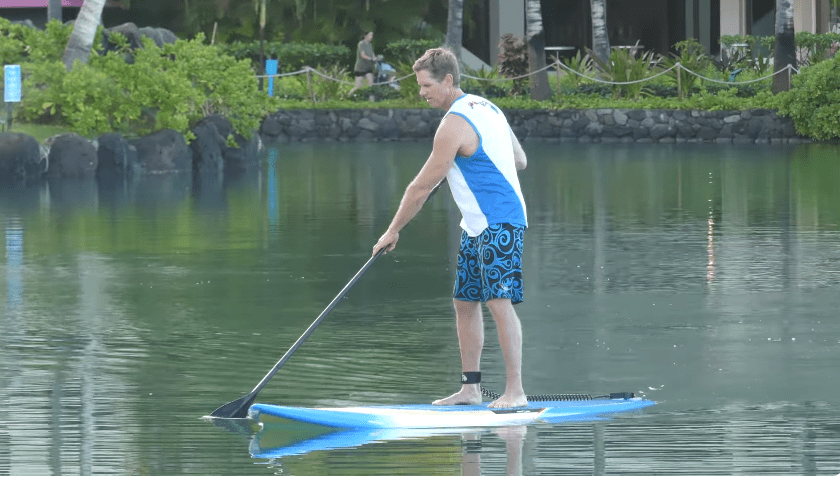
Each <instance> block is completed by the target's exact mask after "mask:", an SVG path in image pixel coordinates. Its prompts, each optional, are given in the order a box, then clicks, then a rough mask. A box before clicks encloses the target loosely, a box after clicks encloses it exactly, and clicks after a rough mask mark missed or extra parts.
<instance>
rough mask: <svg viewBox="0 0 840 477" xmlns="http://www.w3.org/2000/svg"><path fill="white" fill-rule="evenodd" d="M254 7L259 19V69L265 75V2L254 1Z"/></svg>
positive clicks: (263, 0) (262, 0)
mask: <svg viewBox="0 0 840 477" xmlns="http://www.w3.org/2000/svg"><path fill="white" fill-rule="evenodd" d="M254 7H255V8H256V9H257V11H258V12H259V17H260V68H262V74H265V0H254ZM262 89H263V79H262V78H260V91H262Z"/></svg>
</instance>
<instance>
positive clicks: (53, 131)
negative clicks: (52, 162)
mask: <svg viewBox="0 0 840 477" xmlns="http://www.w3.org/2000/svg"><path fill="white" fill-rule="evenodd" d="M12 132H16V133H24V134H28V135H30V136H32V137H34V138H35V139H37V140H38V142H40V143H43V142H44V141H45V140H46V139H49V138H51V137H53V136H55V135H58V134H67V133H70V132H72V131H70V130H69V129H66V128H63V127H60V126H50V125H46V124H24V123H16V122H13V123H12Z"/></svg>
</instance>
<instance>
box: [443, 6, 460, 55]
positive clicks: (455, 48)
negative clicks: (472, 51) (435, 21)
mask: <svg viewBox="0 0 840 477" xmlns="http://www.w3.org/2000/svg"><path fill="white" fill-rule="evenodd" d="M463 36H464V0H449V17H448V20H447V22H446V45H447V46H448V47H449V48H450V49H451V50H452V53H454V54H455V57H456V58H458V60H459V61H460V60H461V42H462V41H463Z"/></svg>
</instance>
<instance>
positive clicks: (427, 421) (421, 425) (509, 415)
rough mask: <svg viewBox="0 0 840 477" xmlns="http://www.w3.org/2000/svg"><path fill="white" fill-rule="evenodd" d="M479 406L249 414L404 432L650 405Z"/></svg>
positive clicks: (278, 409) (276, 409) (260, 407)
mask: <svg viewBox="0 0 840 477" xmlns="http://www.w3.org/2000/svg"><path fill="white" fill-rule="evenodd" d="M487 404H489V403H483V404H480V405H476V406H433V405H431V404H408V405H395V406H358V407H336V408H306V407H288V406H275V405H272V404H254V405H253V406H251V409H250V411H249V416H250V417H251V418H252V419H255V420H259V419H260V416H262V415H269V416H275V417H281V418H285V419H291V420H294V421H300V422H306V423H310V424H319V425H322V426H330V427H344V428H354V429H375V428H409V429H431V428H447V427H489V426H511V425H519V424H528V423H531V422H539V421H546V422H558V421H563V420H575V419H584V418H588V417H595V416H602V415H606V414H613V413H617V412H624V411H631V410H635V409H641V408H643V407H646V406H650V405H653V404H655V403H654V402H653V401H648V400H645V399H641V398H637V397H634V398H629V399H588V400H581V401H535V402H531V403H529V405H528V407H524V408H515V409H498V410H497V409H488V408H487Z"/></svg>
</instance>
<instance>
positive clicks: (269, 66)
mask: <svg viewBox="0 0 840 477" xmlns="http://www.w3.org/2000/svg"><path fill="white" fill-rule="evenodd" d="M265 74H267V75H276V74H277V60H265ZM268 95H269V96H274V76H269V77H268Z"/></svg>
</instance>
